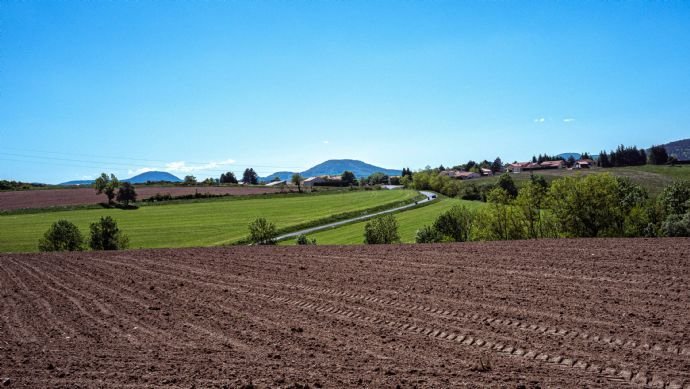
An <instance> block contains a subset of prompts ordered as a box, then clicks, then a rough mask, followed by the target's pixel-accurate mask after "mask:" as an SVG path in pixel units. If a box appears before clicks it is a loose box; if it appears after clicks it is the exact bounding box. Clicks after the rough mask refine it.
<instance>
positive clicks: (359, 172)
mask: <svg viewBox="0 0 690 389" xmlns="http://www.w3.org/2000/svg"><path fill="white" fill-rule="evenodd" d="M346 170H349V171H351V172H353V173H354V174H355V176H357V177H367V176H370V175H372V174H374V173H378V172H381V173H384V174H387V175H389V176H399V175H400V174H401V173H402V171H400V170H395V169H386V168H382V167H378V166H374V165H370V164H368V163H366V162H362V161H357V160H354V159H331V160H328V161H325V162H322V163H320V164H318V165H316V166H314V167H312V168H309V169H307V170H305V171H303V172H299V173H300V174H301V175H302V177H305V178H306V177H314V176H324V175H329V176H331V175H340V174H342V173H343V172H344V171H346ZM294 173H295V172H285V171H282V172H275V173H273V174H270V175H268V176H266V177H260V178H259V180H261V181H270V180H271V179H273V178H274V177H278V178H280V179H281V180H289V179H290V177H292V175H293V174H294Z"/></svg>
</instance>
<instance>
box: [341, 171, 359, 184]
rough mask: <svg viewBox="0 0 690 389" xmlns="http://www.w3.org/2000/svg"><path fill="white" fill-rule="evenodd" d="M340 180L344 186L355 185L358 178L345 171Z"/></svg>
mask: <svg viewBox="0 0 690 389" xmlns="http://www.w3.org/2000/svg"><path fill="white" fill-rule="evenodd" d="M340 180H341V181H342V183H343V185H354V184H356V183H357V177H355V173H353V172H351V171H349V170H345V171H344V172H343V174H342V175H341V176H340Z"/></svg>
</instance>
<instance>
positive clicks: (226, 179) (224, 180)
mask: <svg viewBox="0 0 690 389" xmlns="http://www.w3.org/2000/svg"><path fill="white" fill-rule="evenodd" d="M220 183H221V184H237V178H236V177H235V173H233V172H227V173H223V174H221V175H220Z"/></svg>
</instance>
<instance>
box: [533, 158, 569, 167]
mask: <svg viewBox="0 0 690 389" xmlns="http://www.w3.org/2000/svg"><path fill="white" fill-rule="evenodd" d="M539 165H540V166H541V167H542V169H565V161H564V160H562V159H559V160H558V161H544V162H542V163H540V164H539Z"/></svg>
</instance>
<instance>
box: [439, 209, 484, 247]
mask: <svg viewBox="0 0 690 389" xmlns="http://www.w3.org/2000/svg"><path fill="white" fill-rule="evenodd" d="M474 219H475V213H474V212H472V211H470V210H469V209H468V208H467V207H465V206H454V207H453V208H451V209H449V210H448V211H446V212H444V213H442V214H440V215H439V216H438V217H437V218H436V221H435V222H434V229H435V230H436V231H438V232H439V233H440V234H441V235H443V236H444V237H447V238H449V239H450V240H453V241H455V242H467V241H468V240H470V233H471V232H472V225H473V224H474Z"/></svg>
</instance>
